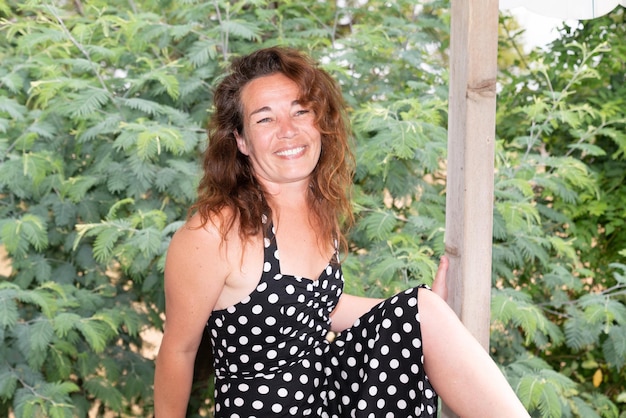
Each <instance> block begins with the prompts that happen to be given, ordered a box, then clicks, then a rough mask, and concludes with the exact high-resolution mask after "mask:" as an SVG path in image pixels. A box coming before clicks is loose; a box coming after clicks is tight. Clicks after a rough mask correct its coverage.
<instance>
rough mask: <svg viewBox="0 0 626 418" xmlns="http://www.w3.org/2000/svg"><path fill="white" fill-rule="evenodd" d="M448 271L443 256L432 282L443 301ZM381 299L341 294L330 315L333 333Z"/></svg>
mask: <svg viewBox="0 0 626 418" xmlns="http://www.w3.org/2000/svg"><path fill="white" fill-rule="evenodd" d="M447 271H448V258H447V257H445V256H443V257H441V260H440V261H439V268H438V269H437V274H436V275H435V279H434V281H433V285H432V289H433V291H434V292H435V293H436V294H437V295H439V297H441V298H442V299H443V300H446V298H447V297H448V288H447V287H446V273H447ZM382 301H383V299H375V298H365V297H360V296H353V295H348V294H343V295H342V296H341V298H340V299H339V303H338V304H337V307H336V308H335V310H334V311H333V313H332V314H331V318H332V324H331V329H332V331H333V332H337V333H339V332H341V331H343V330H345V329H347V328H349V327H351V326H352V325H353V324H354V322H355V321H356V320H357V319H359V318H360V317H361V316H363V315H364V314H366V313H367V312H368V311H369V310H370V309H372V308H373V307H374V306H376V305H377V304H378V303H380V302H382Z"/></svg>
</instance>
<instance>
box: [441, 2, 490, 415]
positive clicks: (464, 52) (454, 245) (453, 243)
mask: <svg viewBox="0 0 626 418" xmlns="http://www.w3.org/2000/svg"><path fill="white" fill-rule="evenodd" d="M451 13H452V17H451V40H450V92H449V100H450V101H449V112H448V118H449V119H448V120H449V122H448V166H447V170H448V172H447V195H446V233H445V244H446V253H447V255H448V257H449V259H450V268H449V271H448V276H447V277H448V279H447V280H448V303H449V304H450V306H451V307H452V308H453V309H454V311H455V312H456V313H457V315H459V317H460V318H461V320H462V321H463V323H464V324H465V326H466V327H467V328H468V329H469V331H470V332H471V333H472V334H473V335H474V336H475V337H476V339H478V341H479V342H480V343H481V344H482V345H483V347H485V349H487V350H488V349H489V325H490V301H491V246H492V231H493V181H494V147H495V145H494V142H495V114H496V75H497V55H498V0H452V9H451ZM467 360H468V361H471V359H467ZM455 416H456V415H455V414H454V413H452V411H450V410H449V408H447V407H446V406H445V405H444V408H443V414H442V417H446V418H452V417H455Z"/></svg>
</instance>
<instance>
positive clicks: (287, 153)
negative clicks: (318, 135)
mask: <svg viewBox="0 0 626 418" xmlns="http://www.w3.org/2000/svg"><path fill="white" fill-rule="evenodd" d="M302 150H304V147H298V148H293V149H288V150H285V151H281V152H277V153H276V154H277V155H281V156H285V157H287V156H291V155H296V154H298V153H300V152H302Z"/></svg>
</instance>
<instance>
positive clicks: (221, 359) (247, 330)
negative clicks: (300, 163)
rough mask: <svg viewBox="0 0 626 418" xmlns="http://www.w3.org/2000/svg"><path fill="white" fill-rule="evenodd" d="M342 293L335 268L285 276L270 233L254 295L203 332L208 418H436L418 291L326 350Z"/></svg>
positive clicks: (376, 311)
mask: <svg viewBox="0 0 626 418" xmlns="http://www.w3.org/2000/svg"><path fill="white" fill-rule="evenodd" d="M342 289H343V276H342V273H341V267H340V266H339V265H338V264H337V263H336V259H334V260H333V261H332V262H331V263H329V265H328V266H327V267H326V269H325V271H324V272H323V273H322V274H321V275H320V277H319V278H318V279H317V280H309V279H306V278H302V277H294V276H288V275H282V274H281V273H280V263H279V258H278V250H277V247H276V240H275V239H274V232H273V231H272V232H271V233H270V234H269V236H268V237H266V238H265V265H264V268H263V275H262V277H261V280H260V282H259V284H258V286H257V287H256V289H255V290H254V291H253V292H252V293H251V294H250V295H249V296H248V297H246V298H245V299H244V300H242V301H241V302H239V303H237V304H236V305H234V306H231V307H229V308H227V309H223V310H216V311H213V313H212V314H211V317H210V319H209V321H208V324H207V327H208V331H209V333H210V336H211V341H212V345H213V355H214V359H215V403H216V406H215V417H216V418H222V417H229V418H238V417H239V418H252V417H258V418H260V417H329V418H330V417H359V418H360V417H376V418H380V417H396V418H409V417H434V416H436V410H437V395H436V394H435V392H434V390H433V388H432V386H431V385H430V382H429V381H428V378H427V377H426V374H425V372H424V366H423V360H424V357H423V352H422V344H421V332H420V323H419V314H418V311H417V292H418V290H417V288H415V289H411V290H408V291H406V292H403V293H400V294H398V295H396V296H393V297H391V298H389V299H387V300H386V301H384V302H382V303H380V304H379V305H377V306H376V307H374V308H373V309H372V310H371V311H370V312H368V313H367V314H365V315H363V316H362V317H361V318H360V319H359V320H357V322H356V323H355V324H354V325H353V326H352V327H351V328H350V329H348V330H346V331H344V332H342V333H341V334H339V335H338V336H337V337H336V338H335V339H334V340H333V341H332V342H329V341H328V339H327V338H326V337H327V334H328V331H329V328H330V313H331V312H332V311H333V309H334V308H335V306H336V305H337V302H338V301H339V297H340V296H341V293H342Z"/></svg>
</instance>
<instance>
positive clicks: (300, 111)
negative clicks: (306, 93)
mask: <svg viewBox="0 0 626 418" xmlns="http://www.w3.org/2000/svg"><path fill="white" fill-rule="evenodd" d="M309 112H311V111H310V110H309V109H300V110H298V111H297V112H296V115H297V116H301V115H306V114H307V113H309Z"/></svg>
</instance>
